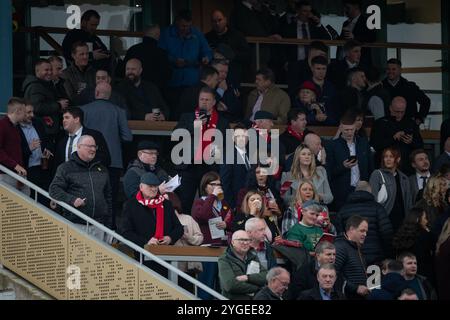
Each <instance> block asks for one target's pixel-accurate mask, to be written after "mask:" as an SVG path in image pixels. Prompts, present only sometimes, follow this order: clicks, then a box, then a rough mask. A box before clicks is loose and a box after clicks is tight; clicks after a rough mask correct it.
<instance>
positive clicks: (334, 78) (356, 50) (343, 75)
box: [328, 39, 362, 91]
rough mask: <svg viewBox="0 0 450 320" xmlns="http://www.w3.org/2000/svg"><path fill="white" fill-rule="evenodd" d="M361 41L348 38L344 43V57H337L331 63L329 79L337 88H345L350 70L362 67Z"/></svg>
mask: <svg viewBox="0 0 450 320" xmlns="http://www.w3.org/2000/svg"><path fill="white" fill-rule="evenodd" d="M361 49H362V47H361V43H360V42H359V41H356V40H353V39H351V40H348V41H347V42H346V43H345V44H344V48H343V51H344V59H339V58H337V59H336V60H334V61H333V62H331V63H330V67H329V70H328V75H329V77H328V78H329V80H330V81H331V82H332V83H333V85H334V86H335V87H336V89H337V90H339V91H341V90H342V89H344V87H345V85H346V82H347V79H348V72H349V71H350V70H352V69H353V68H361V67H362V65H361V64H360V62H361Z"/></svg>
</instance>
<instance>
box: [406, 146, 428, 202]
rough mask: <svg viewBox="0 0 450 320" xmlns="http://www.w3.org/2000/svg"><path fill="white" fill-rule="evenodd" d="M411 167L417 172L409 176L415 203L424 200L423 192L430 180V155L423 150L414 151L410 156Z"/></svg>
mask: <svg viewBox="0 0 450 320" xmlns="http://www.w3.org/2000/svg"><path fill="white" fill-rule="evenodd" d="M409 161H410V162H411V166H412V167H413V168H414V170H415V171H416V172H415V174H413V175H410V176H409V185H410V187H411V197H412V200H413V203H416V202H417V201H419V200H420V199H421V198H422V195H423V190H424V189H425V187H426V185H427V180H428V179H430V176H431V173H430V160H428V154H427V153H426V152H425V150H423V149H417V150H414V151H413V152H412V153H411V155H410V156H409Z"/></svg>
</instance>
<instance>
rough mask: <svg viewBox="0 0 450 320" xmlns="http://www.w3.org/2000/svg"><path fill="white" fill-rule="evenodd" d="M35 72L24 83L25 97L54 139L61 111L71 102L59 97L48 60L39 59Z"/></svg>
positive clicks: (57, 131)
mask: <svg viewBox="0 0 450 320" xmlns="http://www.w3.org/2000/svg"><path fill="white" fill-rule="evenodd" d="M34 71H35V75H34V76H31V75H29V76H27V78H26V79H25V81H24V82H23V86H22V89H23V91H24V97H25V98H26V99H27V100H30V102H31V103H32V104H33V106H34V108H35V113H36V116H37V117H39V118H41V119H42V120H43V121H44V124H45V130H46V133H47V134H49V135H51V136H52V138H53V139H54V137H55V136H56V135H57V134H58V133H59V127H60V125H61V110H63V109H65V108H67V107H68V106H69V100H67V99H65V98H63V97H61V96H59V95H58V92H57V91H56V89H55V87H54V85H53V82H52V65H51V64H50V62H48V60H45V59H39V60H38V61H37V62H36V64H35V67H34Z"/></svg>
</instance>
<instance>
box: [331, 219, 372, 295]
mask: <svg viewBox="0 0 450 320" xmlns="http://www.w3.org/2000/svg"><path fill="white" fill-rule="evenodd" d="M368 228H369V224H368V222H367V219H366V218H363V217H361V216H357V215H354V216H352V217H350V218H349V219H348V220H347V223H346V225H345V232H344V233H343V234H342V235H340V236H338V237H337V238H336V241H335V242H334V245H335V246H336V262H335V266H336V270H337V272H339V273H341V274H342V276H343V279H344V281H346V286H345V296H346V297H347V299H350V300H359V299H363V298H365V297H366V296H367V295H368V294H369V289H368V288H367V274H366V263H365V259H364V256H363V254H362V252H361V247H362V246H363V245H364V241H365V239H366V235H367V231H368Z"/></svg>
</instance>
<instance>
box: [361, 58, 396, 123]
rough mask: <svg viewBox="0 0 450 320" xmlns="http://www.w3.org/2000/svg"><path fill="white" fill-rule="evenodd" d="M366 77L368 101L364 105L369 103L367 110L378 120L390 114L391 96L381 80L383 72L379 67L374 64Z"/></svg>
mask: <svg viewBox="0 0 450 320" xmlns="http://www.w3.org/2000/svg"><path fill="white" fill-rule="evenodd" d="M366 77H367V91H366V97H365V101H366V102H364V103H363V105H367V111H369V112H370V113H371V114H372V116H373V117H374V119H375V120H378V119H380V118H383V117H385V116H386V115H387V114H389V103H390V101H391V97H390V96H389V92H388V91H387V90H386V89H385V88H384V86H383V83H382V82H381V74H380V71H379V70H378V68H376V67H374V66H371V67H369V68H367V70H366Z"/></svg>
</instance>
